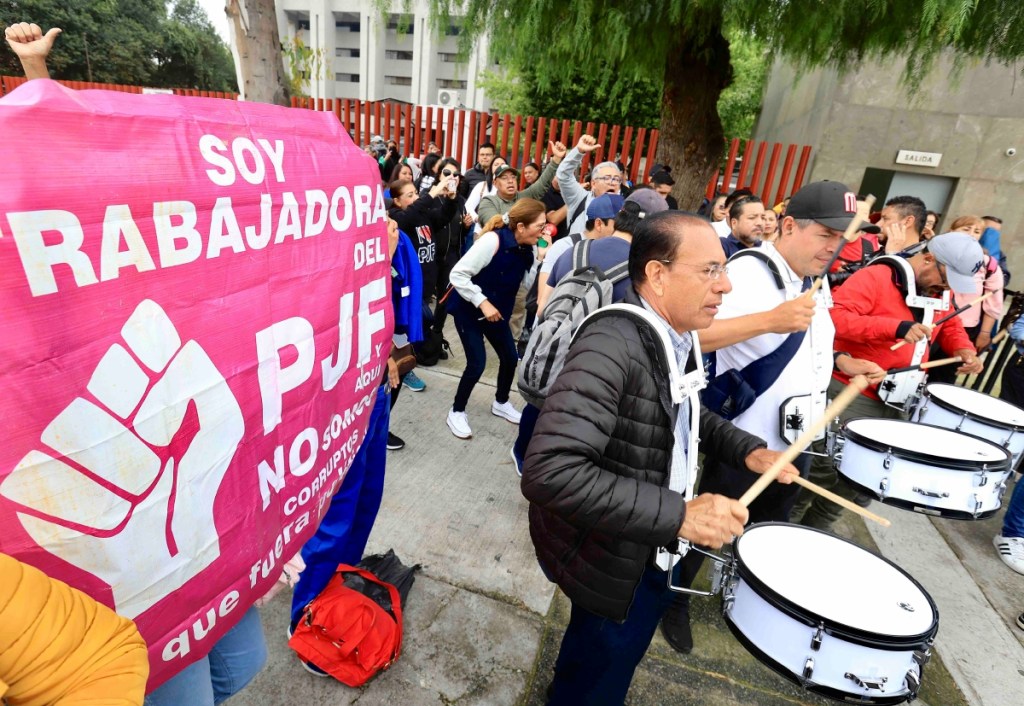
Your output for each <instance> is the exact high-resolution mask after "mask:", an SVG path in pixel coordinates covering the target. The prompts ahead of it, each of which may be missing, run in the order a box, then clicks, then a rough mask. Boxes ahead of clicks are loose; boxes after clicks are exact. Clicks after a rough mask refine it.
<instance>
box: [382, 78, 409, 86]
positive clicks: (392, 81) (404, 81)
mask: <svg viewBox="0 0 1024 706" xmlns="http://www.w3.org/2000/svg"><path fill="white" fill-rule="evenodd" d="M384 83H386V84H388V85H389V86H411V85H412V77H410V76H385V77H384Z"/></svg>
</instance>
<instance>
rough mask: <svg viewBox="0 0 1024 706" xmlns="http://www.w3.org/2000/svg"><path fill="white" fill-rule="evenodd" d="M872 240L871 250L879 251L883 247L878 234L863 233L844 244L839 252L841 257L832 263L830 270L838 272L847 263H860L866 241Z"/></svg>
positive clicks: (873, 251)
mask: <svg viewBox="0 0 1024 706" xmlns="http://www.w3.org/2000/svg"><path fill="white" fill-rule="evenodd" d="M865 240H869V241H871V252H872V253H877V252H878V251H879V250H881V249H882V248H881V247H880V246H879V245H878V236H877V235H875V234H873V233H861V235H860V237H859V238H857V239H856V240H854V241H853V242H852V243H846V244H844V245H843V249H842V250H841V251H840V252H839V258H838V259H837V260H836V261H835V263H834V264H833V265H832V269H831V270H829V271H830V272H838V271H839V270H841V269H842V268H843V267H845V266H846V265H848V264H850V263H852V262H856V263H858V264H859V263H860V262H861V261H862V260H863V259H864V241H865Z"/></svg>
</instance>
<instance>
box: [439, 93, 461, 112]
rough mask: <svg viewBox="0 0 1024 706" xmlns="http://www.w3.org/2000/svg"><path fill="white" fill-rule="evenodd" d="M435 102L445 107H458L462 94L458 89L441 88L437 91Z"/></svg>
mask: <svg viewBox="0 0 1024 706" xmlns="http://www.w3.org/2000/svg"><path fill="white" fill-rule="evenodd" d="M437 104H438V105H443V106H445V107H446V108H458V107H459V106H461V105H462V94H461V93H459V92H458V91H452V90H449V89H446V88H442V89H441V90H439V91H438V92H437Z"/></svg>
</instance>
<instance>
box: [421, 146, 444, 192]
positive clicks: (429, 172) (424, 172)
mask: <svg viewBox="0 0 1024 706" xmlns="http://www.w3.org/2000/svg"><path fill="white" fill-rule="evenodd" d="M440 163H441V155H439V154H428V155H427V156H426V157H424V158H423V163H422V164H421V165H420V178H419V179H418V180H417V181H416V190H417V191H418V192H419V193H421V194H425V193H427V192H428V191H430V187H432V186H433V185H434V182H435V181H436V180H437V165H439V164H440Z"/></svg>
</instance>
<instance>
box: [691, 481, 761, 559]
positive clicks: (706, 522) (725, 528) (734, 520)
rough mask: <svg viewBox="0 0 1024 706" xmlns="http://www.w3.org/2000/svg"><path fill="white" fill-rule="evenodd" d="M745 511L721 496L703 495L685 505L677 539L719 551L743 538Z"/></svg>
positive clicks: (733, 501)
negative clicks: (684, 514) (684, 512)
mask: <svg viewBox="0 0 1024 706" xmlns="http://www.w3.org/2000/svg"><path fill="white" fill-rule="evenodd" d="M748 517H749V514H748V513H747V508H745V507H743V506H742V505H740V504H739V502H737V501H735V500H733V499H732V498H727V497H725V496H724V495H714V494H712V493H704V494H703V495H698V496H697V497H695V498H694V499H693V500H691V501H690V502H688V503H686V517H684V518H683V524H682V526H681V527H680V528H679V536H680V537H682V538H683V539H686V540H689V541H690V542H692V543H693V544H699V545H700V546H702V547H710V548H712V549H720V548H721V547H722V545H723V544H728V543H729V542H731V541H732V539H733V537H739V536H740V535H741V534H743V525H745V524H747V519H748Z"/></svg>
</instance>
